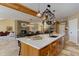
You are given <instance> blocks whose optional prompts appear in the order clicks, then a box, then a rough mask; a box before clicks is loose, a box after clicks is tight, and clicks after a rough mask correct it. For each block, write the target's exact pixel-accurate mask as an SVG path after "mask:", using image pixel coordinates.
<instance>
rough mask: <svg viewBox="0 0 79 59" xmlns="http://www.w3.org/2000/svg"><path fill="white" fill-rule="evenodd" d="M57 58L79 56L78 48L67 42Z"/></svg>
mask: <svg viewBox="0 0 79 59" xmlns="http://www.w3.org/2000/svg"><path fill="white" fill-rule="evenodd" d="M59 56H79V46H78V45H76V44H74V43H72V42H70V41H67V42H66V44H65V48H64V49H63V50H62V51H61V53H60V54H59Z"/></svg>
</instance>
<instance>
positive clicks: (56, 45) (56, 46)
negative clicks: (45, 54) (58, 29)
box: [50, 38, 62, 56]
mask: <svg viewBox="0 0 79 59" xmlns="http://www.w3.org/2000/svg"><path fill="white" fill-rule="evenodd" d="M50 46H51V47H50V48H51V49H50V50H51V55H54V56H55V55H58V54H59V53H60V51H61V50H62V41H61V38H60V39H59V40H57V41H55V42H53V43H51V45H50Z"/></svg>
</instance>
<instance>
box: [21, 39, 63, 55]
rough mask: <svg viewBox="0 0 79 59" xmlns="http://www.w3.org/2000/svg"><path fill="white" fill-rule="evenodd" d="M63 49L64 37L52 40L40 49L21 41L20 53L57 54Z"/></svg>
mask: <svg viewBox="0 0 79 59" xmlns="http://www.w3.org/2000/svg"><path fill="white" fill-rule="evenodd" d="M62 49H63V47H62V38H60V39H59V40H56V41H55V42H52V43H51V44H49V45H47V46H46V47H44V48H42V49H40V50H38V49H36V48H33V47H31V46H29V45H27V44H25V43H22V42H21V53H20V54H21V55H22V56H56V55H58V54H59V53H60V52H61V50H62Z"/></svg>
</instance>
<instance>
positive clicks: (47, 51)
mask: <svg viewBox="0 0 79 59" xmlns="http://www.w3.org/2000/svg"><path fill="white" fill-rule="evenodd" d="M40 55H41V56H49V55H50V45H48V46H46V47H44V48H42V49H41V50H40Z"/></svg>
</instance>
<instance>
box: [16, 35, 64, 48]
mask: <svg viewBox="0 0 79 59" xmlns="http://www.w3.org/2000/svg"><path fill="white" fill-rule="evenodd" d="M38 36H40V37H42V39H40V40H33V37H32V36H31V37H21V38H16V39H17V40H19V41H20V42H23V43H25V44H28V45H30V46H32V47H34V48H36V49H41V48H43V47H45V46H47V45H48V44H50V43H52V42H54V41H55V40H57V39H59V38H60V37H63V36H64V34H58V37H56V38H53V37H49V35H48V34H42V35H38Z"/></svg>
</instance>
